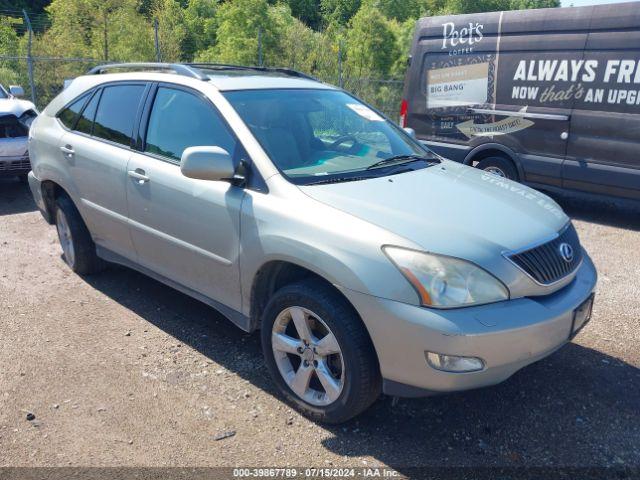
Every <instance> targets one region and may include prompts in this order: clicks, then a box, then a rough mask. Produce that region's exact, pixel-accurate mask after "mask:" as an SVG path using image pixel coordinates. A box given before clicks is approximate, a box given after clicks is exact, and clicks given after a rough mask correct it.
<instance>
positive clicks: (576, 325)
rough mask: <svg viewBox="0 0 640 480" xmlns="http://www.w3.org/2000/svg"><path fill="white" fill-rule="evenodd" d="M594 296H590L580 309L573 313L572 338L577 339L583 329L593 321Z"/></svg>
mask: <svg viewBox="0 0 640 480" xmlns="http://www.w3.org/2000/svg"><path fill="white" fill-rule="evenodd" d="M594 296H595V295H594V294H593V293H592V294H591V295H589V298H587V299H586V300H585V301H584V302H582V303H581V304H580V305H579V306H578V308H576V309H575V310H574V311H573V322H572V323H571V336H570V338H573V337H575V336H576V335H577V334H578V332H579V331H580V330H582V328H583V327H584V326H585V325H586V324H587V323H589V320H591V312H592V310H593V298H594Z"/></svg>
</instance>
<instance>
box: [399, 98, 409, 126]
mask: <svg viewBox="0 0 640 480" xmlns="http://www.w3.org/2000/svg"><path fill="white" fill-rule="evenodd" d="M407 113H409V104H408V103H407V101H406V100H405V99H402V103H401V104H400V126H401V127H402V128H404V127H406V126H407Z"/></svg>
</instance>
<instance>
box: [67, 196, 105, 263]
mask: <svg viewBox="0 0 640 480" xmlns="http://www.w3.org/2000/svg"><path fill="white" fill-rule="evenodd" d="M55 219H56V229H57V231H58V239H59V240H60V246H61V247H62V253H63V254H64V261H65V262H66V263H67V265H69V266H70V267H71V269H72V270H73V271H74V272H76V273H78V274H81V275H86V274H91V273H96V272H99V271H101V270H103V269H104V267H105V263H104V261H103V260H101V259H100V258H98V256H97V255H96V246H95V244H94V243H93V240H92V239H91V234H90V233H89V230H88V229H87V226H86V225H85V223H84V221H83V220H82V217H81V216H80V212H78V209H77V208H76V206H75V205H74V204H73V202H72V201H71V199H70V198H69V197H67V196H66V195H63V196H60V197H58V198H57V199H56V216H55Z"/></svg>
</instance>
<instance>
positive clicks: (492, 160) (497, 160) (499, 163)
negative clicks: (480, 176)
mask: <svg viewBox="0 0 640 480" xmlns="http://www.w3.org/2000/svg"><path fill="white" fill-rule="evenodd" d="M476 168H479V169H480V170H484V171H485V172H487V173H493V174H494V175H497V176H498V177H502V178H508V179H509V180H513V181H515V182H517V181H519V178H518V171H517V170H516V167H515V166H514V165H513V163H512V162H511V161H510V160H508V159H506V158H504V157H487V158H483V159H482V160H480V161H479V162H478V164H477V165H476Z"/></svg>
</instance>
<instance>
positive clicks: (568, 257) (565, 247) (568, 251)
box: [558, 243, 573, 263]
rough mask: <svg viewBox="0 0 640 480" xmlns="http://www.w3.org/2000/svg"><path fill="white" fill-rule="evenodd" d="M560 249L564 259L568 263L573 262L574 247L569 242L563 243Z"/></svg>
mask: <svg viewBox="0 0 640 480" xmlns="http://www.w3.org/2000/svg"><path fill="white" fill-rule="evenodd" d="M558 250H559V251H560V256H561V257H562V259H563V260H564V261H565V262H567V263H571V261H572V260H573V247H572V246H571V245H569V244H568V243H561V244H560V246H559V247H558Z"/></svg>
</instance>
